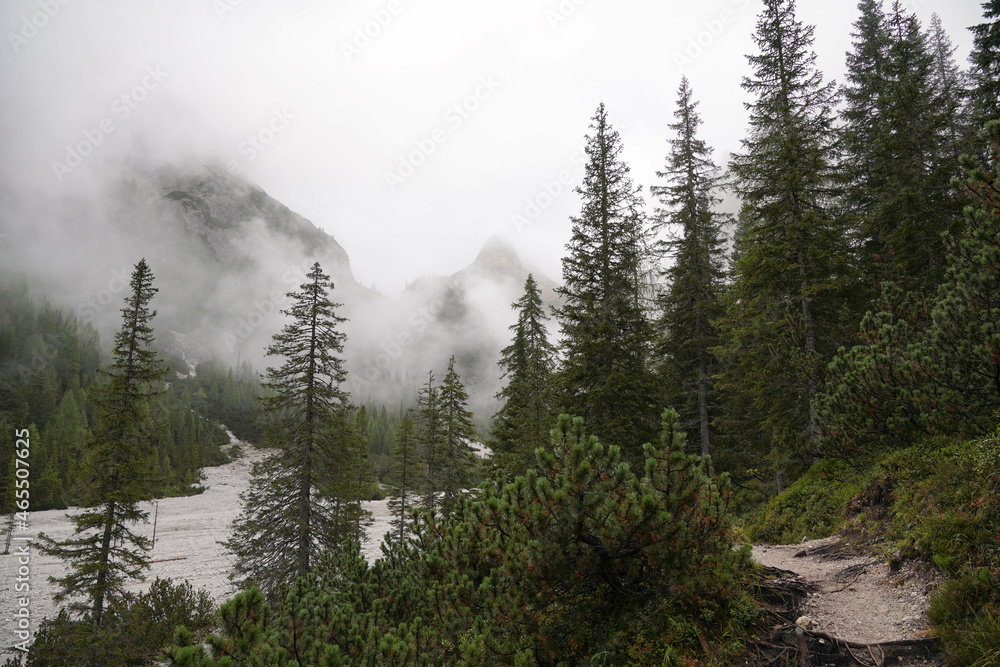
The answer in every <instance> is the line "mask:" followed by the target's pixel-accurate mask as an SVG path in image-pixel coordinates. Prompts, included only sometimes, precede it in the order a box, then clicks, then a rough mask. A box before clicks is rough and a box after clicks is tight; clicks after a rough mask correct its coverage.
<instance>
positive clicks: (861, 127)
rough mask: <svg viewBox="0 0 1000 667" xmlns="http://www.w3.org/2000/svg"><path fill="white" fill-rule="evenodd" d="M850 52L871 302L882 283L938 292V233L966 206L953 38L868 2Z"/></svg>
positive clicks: (855, 206) (851, 157) (850, 157)
mask: <svg viewBox="0 0 1000 667" xmlns="http://www.w3.org/2000/svg"><path fill="white" fill-rule="evenodd" d="M860 8H861V10H862V15H861V17H860V18H859V19H858V21H857V22H856V23H855V27H856V29H857V32H856V33H855V36H856V38H857V41H855V43H854V48H855V50H854V52H853V53H849V54H848V80H849V81H850V82H851V84H850V85H849V86H848V87H847V88H845V91H844V92H845V97H846V100H847V108H846V110H845V112H844V117H845V120H846V121H847V123H846V128H845V133H844V146H845V148H846V158H847V159H846V164H847V165H849V172H850V174H851V186H850V188H849V190H848V197H847V203H848V205H849V208H850V211H851V213H852V214H853V216H854V217H855V219H856V221H857V223H856V226H857V233H858V236H859V247H860V249H861V263H862V269H863V271H864V278H865V280H864V283H863V284H864V285H867V286H869V290H870V291H869V292H868V294H867V295H866V296H867V298H869V299H873V298H874V297H875V296H876V295H877V294H878V285H879V283H880V282H881V281H883V280H893V281H895V282H898V283H899V284H900V285H901V286H903V287H904V288H906V289H907V290H909V291H916V292H919V293H920V294H922V295H924V296H927V295H929V294H931V293H932V292H933V290H934V288H935V287H936V285H937V283H938V281H939V280H940V279H941V276H942V275H943V271H944V246H943V243H942V241H941V233H942V232H943V231H945V230H947V229H949V228H950V227H951V226H953V225H954V223H955V222H956V220H957V219H958V217H959V214H960V211H961V207H960V205H959V202H958V200H957V198H956V197H955V196H954V191H953V190H952V188H951V187H950V179H951V177H952V176H953V175H954V174H955V167H956V159H957V156H958V151H959V144H960V141H961V135H962V133H963V132H964V130H963V129H962V125H963V122H962V119H961V115H960V109H961V101H962V97H963V95H964V93H963V87H962V85H961V82H960V80H957V77H958V70H957V66H955V64H954V61H953V60H952V58H951V56H952V52H953V51H954V49H953V48H952V47H951V44H950V41H949V40H948V36H947V35H946V34H945V33H944V30H943V28H942V27H941V25H940V20H937V21H936V23H935V24H934V26H933V27H932V32H931V33H930V34H929V35H928V34H925V33H924V32H923V31H922V30H921V27H920V23H919V21H918V20H917V18H916V16H915V15H913V14H911V13H908V12H906V11H905V9H904V8H903V6H902V4H901V3H900V2H899V1H898V0H896V1H895V2H893V4H892V7H891V9H890V11H889V13H888V14H885V15H883V14H882V11H881V3H876V2H873V1H872V0H865V1H863V2H862V3H861V5H860Z"/></svg>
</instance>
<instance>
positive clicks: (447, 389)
mask: <svg viewBox="0 0 1000 667" xmlns="http://www.w3.org/2000/svg"><path fill="white" fill-rule="evenodd" d="M438 401H439V403H438V407H439V410H440V414H441V433H442V436H443V437H442V438H441V442H440V446H439V448H438V455H439V456H440V465H439V470H440V475H439V477H438V479H437V481H436V484H435V487H436V488H435V490H437V491H440V492H441V510H442V512H443V513H444V514H449V513H450V512H452V510H454V508H455V505H456V503H457V502H458V498H459V496H460V495H461V493H462V491H463V490H465V489H468V488H470V487H471V486H472V485H473V483H474V482H475V479H474V474H475V472H476V453H475V451H474V450H473V449H472V446H471V444H470V443H472V442H475V440H476V438H477V435H476V428H475V426H473V425H472V413H471V412H470V411H469V410H468V407H467V405H468V402H469V394H468V392H466V391H465V387H464V386H463V385H462V378H461V377H459V375H458V371H456V370H455V357H454V356H452V357H451V359H450V360H449V361H448V372H447V373H446V374H445V376H444V380H443V381H442V382H441V388H440V390H439V391H438Z"/></svg>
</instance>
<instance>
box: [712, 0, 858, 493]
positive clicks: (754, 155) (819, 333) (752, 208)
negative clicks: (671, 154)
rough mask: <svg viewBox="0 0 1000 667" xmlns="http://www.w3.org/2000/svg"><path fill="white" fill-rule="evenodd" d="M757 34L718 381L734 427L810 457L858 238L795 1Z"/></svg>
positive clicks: (759, 442)
mask: <svg viewBox="0 0 1000 667" xmlns="http://www.w3.org/2000/svg"><path fill="white" fill-rule="evenodd" d="M754 41H755V42H756V44H757V46H758V48H759V53H758V54H756V55H752V56H749V57H748V59H749V61H750V65H751V69H752V74H751V75H750V76H747V77H745V78H744V80H743V88H744V89H745V90H747V91H748V92H749V93H752V94H753V95H754V96H755V100H754V101H753V102H751V103H749V104H748V105H747V106H748V109H749V110H750V131H749V137H748V138H747V139H744V140H743V147H744V151H745V152H744V153H742V154H739V155H735V156H733V159H732V164H731V170H732V172H733V174H734V176H735V189H736V192H737V194H738V195H739V196H740V197H741V198H742V199H743V202H744V205H743V208H742V210H741V213H740V220H739V224H740V235H739V245H738V248H737V250H738V252H739V259H738V260H737V261H736V263H735V266H734V274H735V275H734V277H733V282H732V284H731V287H730V289H729V290H728V291H727V293H726V295H725V301H726V305H727V315H726V318H725V320H724V321H723V322H722V329H721V334H722V337H723V344H722V345H721V346H720V348H719V351H720V353H721V355H722V360H723V364H724V368H725V370H724V372H723V373H722V375H721V377H720V383H719V385H718V386H719V388H720V389H721V390H723V392H724V394H725V402H726V412H727V415H726V422H725V424H724V426H725V429H726V431H727V436H728V437H732V438H739V439H741V440H742V441H743V443H744V444H741V445H740V446H741V447H751V448H753V447H757V448H763V449H764V450H765V451H766V450H771V453H772V454H773V455H775V457H776V458H777V459H778V460H781V459H783V458H787V457H789V456H791V457H793V458H795V459H798V460H801V459H802V457H803V456H808V455H809V454H812V453H814V452H815V451H816V444H817V441H818V430H817V424H816V415H815V411H814V409H813V407H812V398H813V396H814V395H815V394H816V392H817V391H818V390H819V388H820V387H821V386H822V373H821V369H822V368H823V366H825V363H826V360H827V359H828V358H829V356H832V353H833V350H834V349H836V345H835V344H833V345H831V343H832V342H833V341H836V340H837V338H838V337H839V336H841V335H845V334H844V333H843V331H842V329H841V327H844V326H845V325H846V326H847V327H850V325H851V319H853V318H852V317H851V316H850V314H849V313H847V312H845V301H844V299H843V297H842V294H841V293H840V291H841V290H842V289H843V288H844V286H845V282H846V280H848V278H849V276H850V271H849V269H850V267H849V265H847V263H846V259H847V258H849V257H850V253H849V248H848V245H847V239H846V238H845V233H844V232H845V230H844V229H843V228H842V225H841V223H840V220H839V219H838V218H837V217H836V216H834V215H833V214H832V212H831V210H830V202H831V197H832V196H833V194H835V192H836V187H837V184H838V183H837V178H838V172H837V169H836V165H835V164H834V163H833V162H832V160H833V159H834V158H835V157H836V152H835V149H834V140H835V137H834V132H833V105H834V101H835V93H834V89H833V85H832V84H824V83H823V81H822V74H821V73H820V71H819V70H818V69H817V68H816V64H815V60H816V55H815V53H814V52H813V51H812V50H811V47H812V43H813V28H812V27H811V26H804V25H803V24H802V23H800V22H799V21H798V20H797V19H796V17H795V3H794V1H793V0H766V2H765V6H764V10H763V12H762V13H761V15H760V17H759V18H758V23H757V32H756V34H755V35H754ZM831 348H832V349H831ZM779 482H780V476H779ZM779 486H780V483H779Z"/></svg>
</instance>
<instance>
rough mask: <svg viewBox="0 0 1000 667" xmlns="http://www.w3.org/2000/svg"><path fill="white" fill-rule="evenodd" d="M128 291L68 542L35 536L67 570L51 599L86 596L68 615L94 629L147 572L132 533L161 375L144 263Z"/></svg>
mask: <svg viewBox="0 0 1000 667" xmlns="http://www.w3.org/2000/svg"><path fill="white" fill-rule="evenodd" d="M129 286H130V288H131V293H130V294H129V295H128V297H126V299H125V307H124V308H122V320H123V321H122V326H121V329H119V331H118V333H117V334H116V335H115V347H114V350H113V352H112V363H111V367H110V368H109V369H107V370H102V371H101V374H102V375H103V376H104V377H105V380H106V381H105V382H104V383H102V384H100V385H98V386H96V387H95V388H94V389H93V391H92V392H91V404H92V405H93V406H94V409H95V424H94V431H93V437H92V438H91V440H90V441H89V442H88V443H87V445H86V451H85V458H84V461H83V470H82V471H81V476H82V478H83V480H84V484H83V488H84V497H83V501H84V503H85V504H86V505H87V509H85V510H84V511H82V512H80V513H78V514H75V515H73V516H72V517H71V520H72V521H73V523H74V525H75V530H74V534H73V536H72V537H70V538H68V539H66V540H62V541H59V542H57V541H55V540H53V539H51V538H49V537H46V536H42V541H43V546H42V550H43V551H44V552H45V553H48V554H50V555H53V556H57V557H59V558H61V559H63V560H65V561H67V562H68V564H69V567H70V573H69V574H67V575H66V576H65V577H59V578H55V579H54V581H56V582H57V583H58V584H59V585H60V591H59V592H58V593H57V594H56V595H55V599H56V600H57V601H61V600H64V599H66V598H68V597H75V596H84V597H86V598H87V602H86V603H84V604H74V605H72V608H73V609H74V610H75V611H78V612H85V613H87V614H88V615H89V618H90V621H91V622H92V623H93V624H94V625H95V626H99V625H100V624H101V620H102V618H103V614H104V610H105V608H106V607H107V605H108V604H109V603H110V602H111V601H112V600H113V599H116V598H117V597H119V596H120V595H121V594H122V592H123V590H124V585H125V583H126V582H127V581H128V580H130V579H136V578H140V577H141V576H142V572H143V570H145V569H146V568H147V567H148V558H147V556H146V554H145V552H146V550H147V549H149V539H148V538H147V537H145V536H143V535H140V534H138V533H137V532H135V530H134V528H133V527H134V526H135V525H136V524H138V523H141V522H142V523H144V522H146V521H147V520H148V517H149V513H148V512H147V511H145V510H143V509H141V508H140V506H139V503H140V502H141V501H143V500H148V499H149V498H150V497H151V489H152V484H153V481H154V480H153V471H152V470H151V469H150V463H151V461H152V460H153V452H152V450H151V446H150V442H151V434H150V420H149V399H150V396H152V395H153V394H154V393H156V392H157V389H158V385H159V383H160V382H161V381H162V379H163V376H164V374H165V372H166V371H165V368H164V367H163V366H161V364H160V361H159V359H158V358H157V356H156V353H155V352H154V351H153V350H152V344H153V329H152V326H151V322H152V319H153V317H155V316H156V311H155V310H153V311H151V310H150V309H149V303H150V301H151V300H152V298H153V296H154V295H155V294H156V292H157V290H156V288H154V287H153V273H152V271H151V270H150V268H149V265H147V264H146V260H145V259H142V260H140V261H139V263H138V264H136V265H135V269H134V270H133V272H132V279H131V281H130V283H129Z"/></svg>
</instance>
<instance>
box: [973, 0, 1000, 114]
mask: <svg viewBox="0 0 1000 667" xmlns="http://www.w3.org/2000/svg"><path fill="white" fill-rule="evenodd" d="M982 6H983V18H984V19H986V20H985V21H984V22H983V23H979V24H977V25H974V26H972V27H971V28H969V30H971V31H972V53H970V54H969V62H970V63H971V65H972V69H971V78H972V89H971V91H970V104H971V106H972V116H973V118H972V122H973V123H974V124H975V125H976V126H979V127H981V126H983V125H985V124H986V122H987V121H990V120H995V119H997V118H1000V0H985V2H983V3H982Z"/></svg>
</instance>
